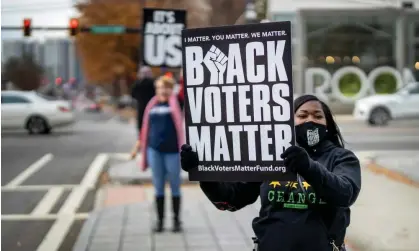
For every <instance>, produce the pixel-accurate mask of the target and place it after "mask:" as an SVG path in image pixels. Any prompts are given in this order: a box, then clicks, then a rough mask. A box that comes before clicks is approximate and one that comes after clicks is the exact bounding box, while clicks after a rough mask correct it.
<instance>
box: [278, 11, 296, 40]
mask: <svg viewBox="0 0 419 251" xmlns="http://www.w3.org/2000/svg"><path fill="white" fill-rule="evenodd" d="M296 17H297V15H296V13H294V12H284V13H275V14H273V15H272V21H275V22H282V21H291V36H292V37H293V38H294V37H295V36H296V33H297V32H296V30H295V29H296V24H295V22H296Z"/></svg>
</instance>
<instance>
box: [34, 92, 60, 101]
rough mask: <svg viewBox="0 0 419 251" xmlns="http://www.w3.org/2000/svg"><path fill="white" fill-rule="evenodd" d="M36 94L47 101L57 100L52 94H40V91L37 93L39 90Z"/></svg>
mask: <svg viewBox="0 0 419 251" xmlns="http://www.w3.org/2000/svg"><path fill="white" fill-rule="evenodd" d="M36 95H37V96H38V97H40V98H42V99H45V100H49V101H54V100H58V99H57V98H56V97H54V96H48V95H45V94H42V93H39V92H37V93H36Z"/></svg>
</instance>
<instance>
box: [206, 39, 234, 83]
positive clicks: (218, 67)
mask: <svg viewBox="0 0 419 251" xmlns="http://www.w3.org/2000/svg"><path fill="white" fill-rule="evenodd" d="M227 60H228V57H227V56H226V55H225V54H224V53H223V52H222V51H220V49H218V48H217V47H215V46H214V45H213V46H211V49H210V50H209V51H208V52H207V54H205V57H204V60H203V61H204V64H205V66H206V67H207V68H208V70H209V71H210V72H211V79H210V84H211V85H216V84H223V83H224V79H223V76H224V72H225V71H226V69H227Z"/></svg>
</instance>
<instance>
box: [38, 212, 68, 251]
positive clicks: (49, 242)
mask: <svg viewBox="0 0 419 251" xmlns="http://www.w3.org/2000/svg"><path fill="white" fill-rule="evenodd" d="M73 221H74V217H71V216H67V217H60V218H59V219H57V220H56V221H55V222H54V225H52V227H51V229H50V230H49V231H48V234H47V235H46V236H45V237H44V239H43V240H42V243H41V244H40V245H39V246H38V248H37V249H36V251H55V250H58V248H60V245H61V243H62V242H63V240H64V238H65V237H66V235H67V232H68V231H69V230H70V227H71V225H72V224H73Z"/></svg>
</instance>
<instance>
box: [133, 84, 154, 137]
mask: <svg viewBox="0 0 419 251" xmlns="http://www.w3.org/2000/svg"><path fill="white" fill-rule="evenodd" d="M154 95H155V87H154V79H152V78H143V79H141V80H137V81H135V83H134V86H133V88H132V90H131V96H132V97H133V98H134V99H135V100H136V101H137V123H138V130H139V131H140V130H141V126H142V123H143V115H144V110H145V108H146V106H147V104H148V102H149V101H150V100H151V98H153V97H154Z"/></svg>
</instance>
